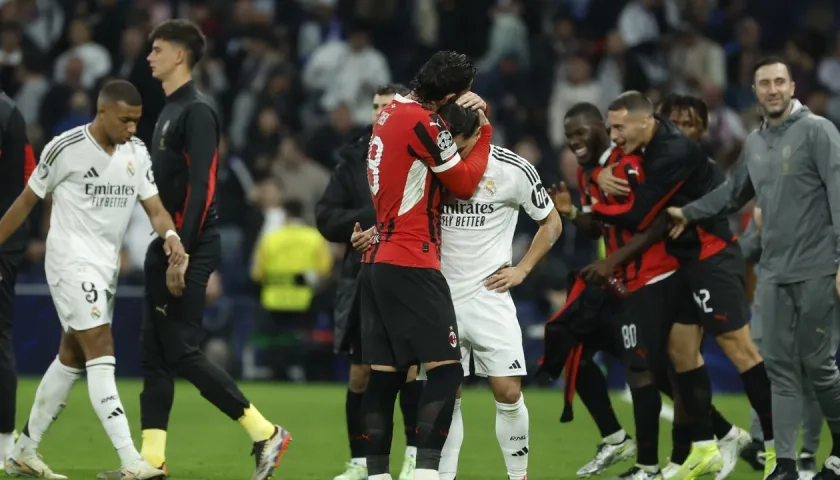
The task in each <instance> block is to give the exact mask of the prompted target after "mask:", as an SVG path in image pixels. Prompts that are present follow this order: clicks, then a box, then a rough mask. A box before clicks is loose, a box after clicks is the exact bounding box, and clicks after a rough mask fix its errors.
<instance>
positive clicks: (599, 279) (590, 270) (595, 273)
mask: <svg viewBox="0 0 840 480" xmlns="http://www.w3.org/2000/svg"><path fill="white" fill-rule="evenodd" d="M613 272H615V267H614V266H613V265H612V264H611V263H610V262H609V261H607V260H598V261H596V262H595V263H593V264H591V265H587V266H585V267H583V270H581V271H580V278H582V279H583V280H584V281H585V282H587V283H595V284H598V285H600V284H603V283H605V282H606V281H607V280H608V279H609V278H610V276H612V274H613Z"/></svg>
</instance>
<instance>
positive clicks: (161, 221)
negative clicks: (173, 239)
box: [149, 209, 175, 238]
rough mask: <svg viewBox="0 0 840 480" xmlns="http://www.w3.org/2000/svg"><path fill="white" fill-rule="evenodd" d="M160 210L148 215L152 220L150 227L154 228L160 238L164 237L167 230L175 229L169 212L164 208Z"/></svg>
mask: <svg viewBox="0 0 840 480" xmlns="http://www.w3.org/2000/svg"><path fill="white" fill-rule="evenodd" d="M161 210H162V211H159V212H155V213H154V214H153V215H150V216H149V220H150V221H151V222H152V228H154V229H155V233H157V234H158V236H159V237H161V238H166V232H168V231H170V230H171V231H173V232H174V231H175V222H173V221H172V217H171V216H169V212H167V211H166V210H165V209H161Z"/></svg>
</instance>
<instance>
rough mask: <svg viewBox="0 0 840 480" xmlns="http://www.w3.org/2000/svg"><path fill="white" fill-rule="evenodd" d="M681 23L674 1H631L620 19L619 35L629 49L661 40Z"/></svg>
mask: <svg viewBox="0 0 840 480" xmlns="http://www.w3.org/2000/svg"><path fill="white" fill-rule="evenodd" d="M679 23H680V17H679V10H678V9H677V6H676V4H675V2H674V0H631V1H630V2H628V3H627V5H625V6H624V9H622V10H621V15H620V16H619V17H618V33H619V34H620V35H621V39H622V40H624V44H625V45H627V47H628V48H633V47H637V46H640V45H643V44H650V43H653V42H656V41H657V40H659V37H660V35H662V34H663V33H668V32H669V31H670V30H671V29H673V28H676V27H677V25H679Z"/></svg>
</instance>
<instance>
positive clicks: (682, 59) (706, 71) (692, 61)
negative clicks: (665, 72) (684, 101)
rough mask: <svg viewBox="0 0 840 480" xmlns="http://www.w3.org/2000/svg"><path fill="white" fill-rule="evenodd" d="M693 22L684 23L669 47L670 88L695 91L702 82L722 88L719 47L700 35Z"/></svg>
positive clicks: (722, 63) (722, 61)
mask: <svg viewBox="0 0 840 480" xmlns="http://www.w3.org/2000/svg"><path fill="white" fill-rule="evenodd" d="M699 28H700V27H699V25H697V24H696V23H686V24H684V25H683V27H682V28H681V30H682V31H681V32H680V34H679V35H678V36H677V38H678V41H677V42H676V44H675V45H674V46H673V47H672V48H671V56H670V69H671V75H672V76H673V77H672V78H673V90H674V91H675V92H677V93H682V94H686V95H694V96H696V95H698V94H699V93H700V92H701V91H702V90H703V88H704V87H705V86H711V87H716V88H723V86H724V85H725V84H726V59H725V57H724V53H723V48H722V47H721V46H720V45H718V44H717V43H715V42H713V41H711V40H709V39H708V38H706V37H704V36H703V35H702V34H701V33H700V30H699Z"/></svg>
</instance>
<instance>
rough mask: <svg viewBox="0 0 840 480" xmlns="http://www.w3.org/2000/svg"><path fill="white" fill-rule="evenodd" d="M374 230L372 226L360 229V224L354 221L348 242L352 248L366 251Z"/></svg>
mask: <svg viewBox="0 0 840 480" xmlns="http://www.w3.org/2000/svg"><path fill="white" fill-rule="evenodd" d="M375 232H376V230H375V228H374V227H370V228H368V229H367V230H362V226H361V225H359V222H356V225H354V226H353V234H352V235H350V244H351V245H353V248H354V249H356V250H357V251H359V252H366V251H367V250H368V249H369V248H370V245H371V244H372V243H373V235H374V233H375Z"/></svg>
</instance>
